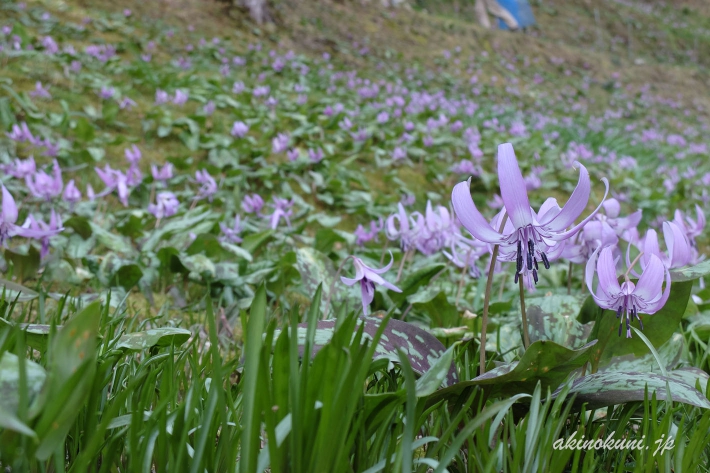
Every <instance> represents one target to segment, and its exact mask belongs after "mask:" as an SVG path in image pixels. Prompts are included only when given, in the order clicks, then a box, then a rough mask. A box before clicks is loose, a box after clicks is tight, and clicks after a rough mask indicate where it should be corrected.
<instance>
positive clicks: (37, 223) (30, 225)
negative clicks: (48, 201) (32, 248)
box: [22, 209, 64, 259]
mask: <svg viewBox="0 0 710 473" xmlns="http://www.w3.org/2000/svg"><path fill="white" fill-rule="evenodd" d="M22 228H27V229H30V230H33V231H36V232H43V233H44V236H42V237H40V238H39V239H40V240H41V241H42V248H41V249H40V252H39V256H40V258H41V259H44V258H45V257H46V256H47V255H48V254H49V237H50V236H53V235H56V234H57V233H59V232H60V231H62V230H64V228H63V227H62V218H61V217H60V215H59V214H58V213H56V212H55V211H54V209H52V214H51V215H50V217H49V225H47V224H46V223H44V222H43V221H41V220H36V219H35V218H34V216H33V215H32V214H30V215H29V216H28V217H27V220H25V223H24V224H22Z"/></svg>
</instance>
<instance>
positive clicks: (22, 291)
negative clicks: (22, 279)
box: [0, 278, 39, 302]
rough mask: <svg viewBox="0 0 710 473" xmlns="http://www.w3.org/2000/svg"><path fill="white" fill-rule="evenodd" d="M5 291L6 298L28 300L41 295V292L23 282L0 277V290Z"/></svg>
mask: <svg viewBox="0 0 710 473" xmlns="http://www.w3.org/2000/svg"><path fill="white" fill-rule="evenodd" d="M2 291H4V292H5V300H13V301H14V300H15V299H17V300H18V301H19V302H27V301H31V300H32V299H36V298H37V297H39V294H38V293H37V292H35V291H33V290H32V289H30V288H28V287H25V286H23V285H21V284H17V283H14V282H12V281H8V280H6V279H2V278H0V292H2Z"/></svg>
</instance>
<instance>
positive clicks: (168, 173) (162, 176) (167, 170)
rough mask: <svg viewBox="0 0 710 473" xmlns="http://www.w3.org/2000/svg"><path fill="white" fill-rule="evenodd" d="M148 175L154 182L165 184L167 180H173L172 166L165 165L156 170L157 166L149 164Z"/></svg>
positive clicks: (169, 164) (170, 164)
mask: <svg viewBox="0 0 710 473" xmlns="http://www.w3.org/2000/svg"><path fill="white" fill-rule="evenodd" d="M150 173H151V174H152V175H153V180H154V181H162V182H165V181H167V180H168V179H172V178H173V164H172V163H165V165H164V166H163V167H162V168H160V169H158V166H156V165H155V164H151V165H150Z"/></svg>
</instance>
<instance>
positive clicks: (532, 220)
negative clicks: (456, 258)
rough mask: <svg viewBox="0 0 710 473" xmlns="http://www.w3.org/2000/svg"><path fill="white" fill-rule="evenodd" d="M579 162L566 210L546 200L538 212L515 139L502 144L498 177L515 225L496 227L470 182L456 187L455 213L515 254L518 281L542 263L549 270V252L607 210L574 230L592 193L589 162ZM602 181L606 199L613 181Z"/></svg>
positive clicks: (478, 233) (468, 226) (488, 240)
mask: <svg viewBox="0 0 710 473" xmlns="http://www.w3.org/2000/svg"><path fill="white" fill-rule="evenodd" d="M578 165H579V168H580V173H579V182H578V183H577V187H576V188H575V190H574V192H572V195H571V196H570V198H569V200H568V201H567V203H566V204H565V206H564V207H562V208H560V207H559V206H558V205H557V203H556V201H555V202H554V203H553V202H549V203H548V202H546V204H547V205H545V204H543V206H542V207H541V208H540V212H539V213H538V214H537V215H536V214H535V212H534V211H533V209H532V208H531V207H530V202H529V200H528V195H527V190H526V188H525V180H524V179H523V175H522V173H521V172H520V167H519V166H518V161H517V159H516V157H515V152H514V151H513V146H512V145H511V144H510V143H505V144H502V145H500V146H499V147H498V179H499V180H500V192H501V197H502V199H503V204H504V209H505V212H506V213H507V215H508V217H509V219H510V223H511V224H512V226H511V227H509V230H505V229H504V230H503V232H502V233H499V232H498V230H497V229H495V230H494V229H493V228H492V227H491V225H490V224H489V223H488V221H487V220H486V219H485V218H484V217H483V215H481V212H480V211H479V210H478V209H477V208H476V205H475V204H474V203H473V199H472V198H471V191H470V183H469V182H468V181H466V182H461V183H459V184H457V185H456V186H455V187H454V190H453V193H452V196H451V200H452V202H453V206H454V211H455V212H456V215H457V217H458V218H459V220H460V221H461V224H462V225H463V226H464V227H465V228H466V230H468V231H469V232H470V233H471V234H472V235H473V236H474V237H476V238H477V239H479V240H481V241H485V242H486V243H490V244H492V245H500V250H501V254H508V255H510V254H515V261H516V265H517V269H516V278H515V279H516V281H517V278H518V275H519V274H522V271H523V268H524V267H525V269H526V270H527V271H529V272H533V275H535V274H536V272H537V263H538V261H542V263H543V264H544V265H545V268H549V265H550V263H549V259H548V256H547V252H549V251H551V250H552V249H553V248H555V246H557V243H558V242H561V241H564V240H566V239H568V238H570V237H572V236H574V235H575V234H576V233H577V232H578V231H579V230H580V229H581V228H582V227H583V226H584V225H585V224H586V223H587V222H588V221H589V220H590V219H591V218H592V217H594V215H595V214H596V213H597V212H598V211H599V209H600V208H601V204H599V206H598V207H597V208H596V209H595V210H594V211H593V212H592V213H591V214H589V215H588V216H587V217H586V218H585V219H584V220H582V222H580V223H579V224H577V225H575V226H573V227H572V228H570V229H568V228H569V227H570V226H571V225H573V224H574V221H575V220H576V219H577V217H579V216H580V214H581V213H582V212H583V211H584V209H585V207H586V206H587V202H588V200H589V194H590V191H591V186H590V181H589V173H588V172H587V169H586V168H585V167H584V166H582V165H581V164H579V163H578ZM602 181H603V182H604V185H605V186H606V191H605V193H604V199H606V196H607V194H608V192H609V182H608V181H607V180H606V178H603V179H602ZM553 200H554V199H553ZM548 201H549V199H548ZM602 202H603V199H602Z"/></svg>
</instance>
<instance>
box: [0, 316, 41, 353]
mask: <svg viewBox="0 0 710 473" xmlns="http://www.w3.org/2000/svg"><path fill="white" fill-rule="evenodd" d="M15 325H16V324H13V323H12V322H10V321H8V320H5V319H3V318H0V327H2V326H5V327H14V326H15ZM17 326H19V328H20V329H21V330H24V332H25V341H26V343H27V345H28V346H30V347H32V348H34V349H35V350H39V351H44V350H45V349H46V348H47V341H48V339H49V330H50V328H51V326H50V325H42V324H17Z"/></svg>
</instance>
